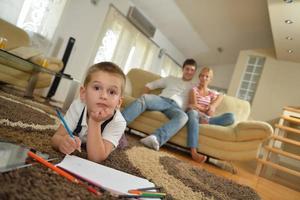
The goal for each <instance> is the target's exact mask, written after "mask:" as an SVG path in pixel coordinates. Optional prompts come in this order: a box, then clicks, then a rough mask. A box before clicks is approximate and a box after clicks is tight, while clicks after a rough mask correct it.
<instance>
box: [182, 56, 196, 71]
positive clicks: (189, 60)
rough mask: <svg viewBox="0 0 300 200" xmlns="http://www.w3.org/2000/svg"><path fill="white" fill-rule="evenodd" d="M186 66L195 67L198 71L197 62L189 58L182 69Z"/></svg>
mask: <svg viewBox="0 0 300 200" xmlns="http://www.w3.org/2000/svg"><path fill="white" fill-rule="evenodd" d="M186 65H192V66H195V68H196V69H197V62H196V61H195V60H194V59H193V58H188V59H186V60H185V61H184V62H183V65H182V69H183V68H184V67H185V66H186Z"/></svg>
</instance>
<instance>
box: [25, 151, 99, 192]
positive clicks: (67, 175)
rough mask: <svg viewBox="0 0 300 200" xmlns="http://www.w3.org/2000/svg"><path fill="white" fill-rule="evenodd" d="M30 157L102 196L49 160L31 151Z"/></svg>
mask: <svg viewBox="0 0 300 200" xmlns="http://www.w3.org/2000/svg"><path fill="white" fill-rule="evenodd" d="M27 155H28V156H30V157H31V158H33V159H35V160H36V161H38V162H40V163H42V164H43V165H45V166H46V167H49V168H50V169H52V170H53V171H55V172H56V173H58V174H59V175H61V176H63V177H65V178H66V179H68V180H69V181H71V182H73V183H77V184H80V185H82V186H84V187H85V188H86V189H87V190H88V191H90V192H92V193H94V194H96V195H101V193H100V192H99V191H97V190H96V189H95V188H93V187H90V186H88V185H85V184H84V183H83V182H81V181H80V180H78V179H77V178H75V177H74V176H72V175H71V174H69V173H67V172H66V171H64V170H62V169H60V168H58V167H56V166H55V165H53V164H52V163H50V162H48V161H47V160H45V159H44V158H42V157H40V156H38V155H36V154H35V153H33V152H32V151H29V152H28V153H27Z"/></svg>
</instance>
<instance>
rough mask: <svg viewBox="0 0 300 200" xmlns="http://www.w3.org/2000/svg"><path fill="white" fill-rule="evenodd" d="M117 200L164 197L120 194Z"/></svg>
mask: <svg viewBox="0 0 300 200" xmlns="http://www.w3.org/2000/svg"><path fill="white" fill-rule="evenodd" d="M118 198H156V199H157V198H164V196H158V195H157V196H155V195H131V194H121V195H118Z"/></svg>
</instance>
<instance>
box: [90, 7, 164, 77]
mask: <svg viewBox="0 0 300 200" xmlns="http://www.w3.org/2000/svg"><path fill="white" fill-rule="evenodd" d="M158 51H159V48H158V47H157V46H156V45H155V44H154V43H153V42H152V41H151V40H150V39H148V38H147V37H146V36H144V35H143V34H142V33H141V32H140V31H139V30H137V29H136V28H135V27H134V26H133V25H132V24H131V23H130V22H129V21H128V20H127V19H126V17H124V16H123V15H122V14H121V13H120V12H119V11H117V10H116V9H115V8H114V7H113V6H111V7H110V9H109V11H108V14H107V16H106V19H105V22H104V26H103V27H102V32H101V34H100V46H99V48H98V50H97V53H96V56H95V59H94V63H97V62H101V61H112V62H115V63H117V64H118V65H119V66H120V67H121V68H122V69H123V71H124V73H125V74H126V73H127V72H128V71H129V70H130V69H131V68H142V69H145V70H149V71H151V65H152V62H153V59H154V58H155V56H156V55H157V54H158Z"/></svg>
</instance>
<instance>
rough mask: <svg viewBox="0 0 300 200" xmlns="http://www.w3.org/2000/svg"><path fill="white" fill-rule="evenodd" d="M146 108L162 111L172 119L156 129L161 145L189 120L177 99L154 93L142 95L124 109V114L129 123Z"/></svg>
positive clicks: (155, 133)
mask: <svg viewBox="0 0 300 200" xmlns="http://www.w3.org/2000/svg"><path fill="white" fill-rule="evenodd" d="M145 110H151V111H161V112H162V113H164V114H165V115H166V116H167V117H168V118H169V119H170V120H169V121H168V122H167V123H166V124H164V125H163V126H162V127H160V128H158V129H156V130H155V132H154V133H153V134H154V135H155V136H156V138H157V140H158V142H159V145H160V146H162V145H163V144H165V143H166V142H167V141H168V140H169V139H170V138H171V137H172V136H173V135H175V134H176V133H177V132H178V131H179V130H180V129H181V128H182V127H183V126H184V125H185V124H186V122H187V120H188V117H187V114H186V113H185V112H184V111H183V110H182V109H181V108H180V107H179V106H178V105H177V103H176V102H175V101H173V100H172V99H169V98H165V97H161V96H157V95H153V94H144V95H142V96H141V97H140V98H138V99H137V100H135V101H134V102H132V103H131V104H130V105H129V106H127V107H126V108H125V109H124V110H123V111H122V115H123V117H124V119H125V120H126V122H127V124H129V123H130V122H132V121H133V120H134V119H135V118H137V117H138V116H139V115H140V114H142V113H143V112H144V111H145Z"/></svg>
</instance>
